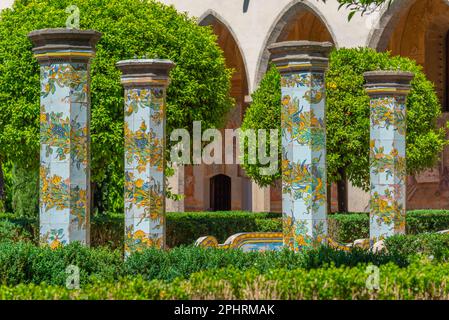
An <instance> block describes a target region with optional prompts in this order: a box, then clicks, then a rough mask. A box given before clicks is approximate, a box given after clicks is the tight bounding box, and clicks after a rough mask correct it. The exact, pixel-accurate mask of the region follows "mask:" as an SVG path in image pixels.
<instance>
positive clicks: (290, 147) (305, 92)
mask: <svg viewBox="0 0 449 320" xmlns="http://www.w3.org/2000/svg"><path fill="white" fill-rule="evenodd" d="M331 49H332V44H331V43H329V42H325V43H319V42H310V41H289V42H281V43H276V44H274V45H272V46H270V47H269V50H270V52H271V57H272V62H273V63H274V64H275V65H276V67H277V68H278V70H279V71H280V73H281V89H282V111H281V112H282V115H281V130H282V211H283V234H284V235H283V237H284V245H286V246H288V247H289V248H291V249H292V250H295V251H298V250H300V249H301V248H303V247H312V246H316V245H318V244H320V243H322V242H324V241H325V240H326V239H327V183H326V181H327V179H326V178H327V177H326V174H327V172H326V115H325V81H324V73H325V71H326V69H327V67H328V55H329V52H330V50H331Z"/></svg>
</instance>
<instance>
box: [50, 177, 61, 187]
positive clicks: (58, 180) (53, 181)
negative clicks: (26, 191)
mask: <svg viewBox="0 0 449 320" xmlns="http://www.w3.org/2000/svg"><path fill="white" fill-rule="evenodd" d="M61 180H62V179H61V177H59V176H53V178H52V179H51V182H52V183H53V184H55V185H57V184H60V183H61Z"/></svg>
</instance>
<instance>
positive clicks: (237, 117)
mask: <svg viewBox="0 0 449 320" xmlns="http://www.w3.org/2000/svg"><path fill="white" fill-rule="evenodd" d="M198 24H199V25H200V26H211V28H212V30H213V32H214V34H215V35H216V36H217V43H218V45H219V46H220V48H221V49H222V50H223V52H224V58H225V61H226V65H227V67H228V68H232V69H233V70H234V73H233V75H232V80H231V81H232V85H231V92H230V94H231V96H232V97H233V98H234V99H235V108H234V109H233V110H231V112H230V113H229V115H228V116H227V123H226V126H225V128H227V129H236V128H239V127H240V126H241V122H242V120H243V114H244V111H245V109H246V107H247V101H246V96H247V95H248V94H249V92H248V90H249V89H248V87H249V86H248V79H249V77H248V71H247V67H246V66H247V64H246V61H245V56H244V55H243V51H242V49H241V46H240V43H239V42H238V38H237V37H236V34H235V32H234V31H233V29H232V27H231V26H230V25H229V24H228V23H227V22H226V20H225V19H223V18H222V17H221V16H220V15H219V14H218V13H217V12H215V11H213V10H207V11H206V12H205V13H204V14H203V15H201V16H200V17H199V18H198ZM223 131H224V129H223ZM223 137H224V135H223ZM224 143H225V139H224V138H223V144H224ZM223 150H225V148H224V145H223ZM235 152H236V149H234V154H235ZM217 175H226V176H227V177H229V179H231V181H230V183H231V184H232V189H231V191H230V192H231V196H230V197H229V199H230V201H231V203H230V207H229V206H226V207H229V208H230V209H232V210H246V209H248V206H249V204H248V203H247V202H248V201H247V199H246V198H245V196H244V194H245V190H244V186H245V182H246V180H248V178H247V177H245V176H244V174H242V169H241V167H240V166H239V165H238V164H220V165H205V164H200V165H189V166H185V167H184V181H185V184H184V186H185V187H184V190H185V191H184V195H185V198H184V208H185V210H186V211H204V210H209V209H213V208H212V207H213V206H214V201H212V200H213V199H214V198H213V197H212V196H213V194H214V189H212V190H211V184H210V181H211V180H210V179H211V178H212V177H214V176H217ZM228 204H229V203H228Z"/></svg>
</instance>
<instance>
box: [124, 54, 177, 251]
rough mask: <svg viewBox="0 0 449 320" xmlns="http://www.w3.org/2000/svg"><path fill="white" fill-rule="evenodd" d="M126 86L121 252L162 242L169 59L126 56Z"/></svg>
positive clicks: (170, 63)
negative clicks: (123, 232) (123, 213)
mask: <svg viewBox="0 0 449 320" xmlns="http://www.w3.org/2000/svg"><path fill="white" fill-rule="evenodd" d="M117 67H118V68H119V69H120V70H121V71H122V84H123V86H124V88H125V254H126V255H129V254H130V253H131V252H133V251H139V250H141V249H144V248H147V247H156V248H161V249H162V248H165V233H166V230H165V174H164V169H165V143H166V141H165V140H166V137H165V123H166V116H165V96H166V89H167V86H168V84H169V72H170V70H171V69H172V68H173V67H174V64H173V62H171V61H170V60H161V59H156V60H150V59H142V60H138V59H135V60H127V61H120V62H119V63H118V64H117Z"/></svg>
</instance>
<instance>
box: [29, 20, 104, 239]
mask: <svg viewBox="0 0 449 320" xmlns="http://www.w3.org/2000/svg"><path fill="white" fill-rule="evenodd" d="M28 37H29V39H30V40H31V41H32V43H33V45H34V48H33V52H34V56H35V57H36V59H37V60H38V62H39V64H40V72H41V77H40V79H41V89H40V92H41V93H40V105H41V107H40V201H39V208H40V241H41V243H46V244H49V245H50V246H51V247H53V248H55V247H58V246H60V245H65V244H68V243H71V242H74V241H79V242H81V243H83V244H87V245H88V244H89V243H90V232H89V231H90V226H89V224H90V223H89V216H90V150H89V149H90V131H89V122H90V74H89V73H90V61H91V59H92V58H93V57H94V55H95V45H96V43H97V42H98V40H99V39H100V37H101V34H100V33H99V32H96V31H93V30H73V29H44V30H37V31H33V32H31V33H30V34H29V35H28Z"/></svg>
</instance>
